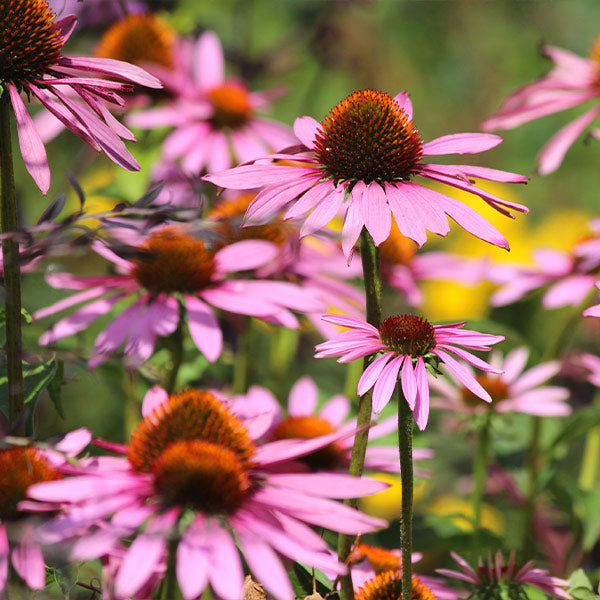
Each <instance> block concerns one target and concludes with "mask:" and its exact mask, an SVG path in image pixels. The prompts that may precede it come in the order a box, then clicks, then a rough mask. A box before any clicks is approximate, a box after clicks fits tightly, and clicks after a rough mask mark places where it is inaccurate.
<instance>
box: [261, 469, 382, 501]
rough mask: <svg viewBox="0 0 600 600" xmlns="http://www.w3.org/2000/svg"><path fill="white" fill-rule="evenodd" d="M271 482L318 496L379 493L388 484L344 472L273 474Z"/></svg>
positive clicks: (350, 496) (334, 496)
mask: <svg viewBox="0 0 600 600" xmlns="http://www.w3.org/2000/svg"><path fill="white" fill-rule="evenodd" d="M269 483H270V484H272V485H275V486H281V487H283V488H286V489H291V490H294V489H295V490H298V492H303V493H306V494H309V495H311V496H316V497H318V498H338V499H345V498H359V497H360V496H368V495H370V494H377V493H379V492H382V491H383V490H385V489H387V488H388V487H389V486H388V484H386V483H384V482H382V481H378V480H376V479H370V478H368V477H363V478H360V477H352V476H350V475H345V474H343V473H301V474H299V475H296V474H288V473H285V474H281V475H279V474H276V473H275V474H271V475H270V476H269Z"/></svg>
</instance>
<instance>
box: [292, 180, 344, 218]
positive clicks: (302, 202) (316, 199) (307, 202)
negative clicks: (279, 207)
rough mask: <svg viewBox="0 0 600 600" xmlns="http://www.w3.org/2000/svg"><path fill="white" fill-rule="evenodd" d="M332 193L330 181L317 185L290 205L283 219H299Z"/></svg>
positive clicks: (332, 187) (332, 188)
mask: <svg viewBox="0 0 600 600" xmlns="http://www.w3.org/2000/svg"><path fill="white" fill-rule="evenodd" d="M334 192H335V187H334V185H333V183H332V182H331V181H330V180H326V181H322V182H319V183H317V184H316V185H314V186H313V187H311V188H310V189H309V190H307V191H306V192H304V194H302V195H301V196H300V197H299V198H298V200H296V202H294V203H293V204H291V205H290V207H289V208H288V209H287V211H286V212H285V214H284V216H283V218H284V219H296V218H298V217H301V216H302V215H304V214H305V213H307V212H308V211H310V210H313V209H314V208H315V207H316V206H318V205H319V204H320V203H321V201H323V200H324V199H325V198H327V196H329V195H330V194H332V193H334Z"/></svg>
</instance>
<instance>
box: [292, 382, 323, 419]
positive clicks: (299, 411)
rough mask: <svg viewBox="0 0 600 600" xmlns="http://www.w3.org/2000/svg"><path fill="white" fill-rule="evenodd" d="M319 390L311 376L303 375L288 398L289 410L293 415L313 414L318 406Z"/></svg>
mask: <svg viewBox="0 0 600 600" xmlns="http://www.w3.org/2000/svg"><path fill="white" fill-rule="evenodd" d="M318 399H319V390H318V389H317V385H316V383H315V382H314V381H313V380H312V379H311V378H310V377H301V378H300V379H298V381H297V382H296V383H295V384H294V387H292V389H291V391H290V395H289V398H288V412H289V414H290V416H292V417H303V416H307V415H312V414H313V413H314V412H315V409H316V408H317V401H318Z"/></svg>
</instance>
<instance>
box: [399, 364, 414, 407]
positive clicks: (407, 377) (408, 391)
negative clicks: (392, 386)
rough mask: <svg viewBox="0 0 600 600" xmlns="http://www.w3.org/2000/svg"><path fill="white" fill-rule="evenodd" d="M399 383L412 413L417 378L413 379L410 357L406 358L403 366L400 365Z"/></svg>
mask: <svg viewBox="0 0 600 600" xmlns="http://www.w3.org/2000/svg"><path fill="white" fill-rule="evenodd" d="M401 382H402V393H403V394H404V398H405V399H406V402H407V403H408V406H409V407H410V410H413V411H414V410H415V402H416V400H417V394H418V388H417V378H416V377H415V372H414V371H413V365H412V358H411V357H410V356H407V357H406V360H405V361H404V365H402V375H401Z"/></svg>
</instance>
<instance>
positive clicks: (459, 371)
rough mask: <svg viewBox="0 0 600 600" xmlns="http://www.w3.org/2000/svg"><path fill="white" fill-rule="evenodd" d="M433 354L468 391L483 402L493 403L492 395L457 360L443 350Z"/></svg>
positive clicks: (436, 350) (435, 350)
mask: <svg viewBox="0 0 600 600" xmlns="http://www.w3.org/2000/svg"><path fill="white" fill-rule="evenodd" d="M432 352H433V353H434V354H436V355H437V356H439V357H440V358H441V360H442V362H443V363H444V364H445V365H446V367H447V368H448V371H450V374H451V375H453V376H454V377H455V378H456V379H457V380H458V381H459V382H460V383H462V384H463V385H464V386H465V387H466V388H467V389H469V390H471V391H472V392H473V393H474V394H475V395H476V396H478V397H479V398H481V399H482V400H485V401H486V402H491V401H492V398H491V397H490V395H489V394H488V393H487V392H486V391H485V390H484V389H483V387H482V386H481V385H480V384H479V383H478V382H477V381H476V379H475V378H474V377H473V375H472V374H471V373H470V372H469V370H468V369H467V368H466V367H465V366H464V365H461V364H460V363H459V362H458V361H457V360H455V359H454V358H452V357H451V356H450V355H449V354H447V353H446V352H444V351H443V350H439V349H437V348H435V349H433V350H432Z"/></svg>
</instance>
